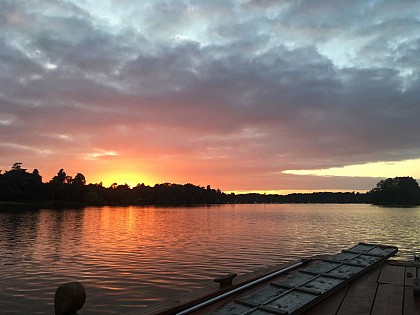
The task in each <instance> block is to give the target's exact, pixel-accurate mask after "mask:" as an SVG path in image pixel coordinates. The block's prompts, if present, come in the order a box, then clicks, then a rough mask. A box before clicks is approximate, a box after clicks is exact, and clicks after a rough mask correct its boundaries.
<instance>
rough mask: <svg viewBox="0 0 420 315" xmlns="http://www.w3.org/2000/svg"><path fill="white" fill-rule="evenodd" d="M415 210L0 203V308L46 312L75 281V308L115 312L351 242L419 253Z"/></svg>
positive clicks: (419, 219) (419, 212) (405, 254)
mask: <svg viewBox="0 0 420 315" xmlns="http://www.w3.org/2000/svg"><path fill="white" fill-rule="evenodd" d="M418 231H420V207H417V208H380V207H374V206H370V205H313V204H312V205H223V206H212V207H190V208H162V207H102V208H86V209H79V210H69V209H67V210H28V211H18V212H16V211H8V210H5V209H1V208H0V255H1V256H0V275H1V276H0V313H1V314H53V298H54V292H55V289H56V288H57V286H58V285H59V284H62V283H64V282H68V281H81V282H82V283H83V284H84V285H85V288H86V291H87V295H88V299H87V302H86V304H85V306H84V308H83V309H82V311H80V312H79V314H80V315H83V314H123V313H124V312H128V311H132V310H134V309H141V308H142V307H145V306H147V305H150V304H151V303H154V302H156V301H162V300H164V299H165V297H170V296H173V295H174V294H181V293H184V292H187V291H190V290H193V289H195V288H198V287H202V286H205V285H207V284H210V283H212V279H213V278H214V277H215V276H217V275H220V274H223V273H226V272H230V271H233V272H236V273H238V274H242V273H246V272H249V271H252V270H255V269H257V268H260V267H263V266H269V265H273V264H278V263H281V262H286V261H291V260H294V259H297V258H302V257H307V256H311V255H314V254H326V253H331V254H332V253H336V252H338V251H339V250H341V249H343V248H346V247H350V246H352V245H354V244H356V243H357V242H359V241H364V242H375V243H383V244H389V245H396V246H398V247H399V249H400V251H399V257H398V258H400V259H412V255H413V253H414V252H416V251H417V252H419V251H420V237H418Z"/></svg>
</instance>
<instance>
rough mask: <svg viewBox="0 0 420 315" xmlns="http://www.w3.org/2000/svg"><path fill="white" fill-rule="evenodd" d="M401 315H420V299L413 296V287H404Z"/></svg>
mask: <svg viewBox="0 0 420 315" xmlns="http://www.w3.org/2000/svg"><path fill="white" fill-rule="evenodd" d="M404 291H405V292H404V309H403V315H418V314H420V297H419V296H414V295H413V287H405V290H404Z"/></svg>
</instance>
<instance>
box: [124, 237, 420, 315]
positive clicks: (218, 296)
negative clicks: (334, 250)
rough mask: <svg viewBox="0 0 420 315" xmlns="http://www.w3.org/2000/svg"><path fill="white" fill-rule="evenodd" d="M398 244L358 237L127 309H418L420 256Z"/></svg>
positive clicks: (261, 314) (308, 313)
mask: <svg viewBox="0 0 420 315" xmlns="http://www.w3.org/2000/svg"><path fill="white" fill-rule="evenodd" d="M397 251H398V249H397V248H396V247H394V246H385V245H377V244H366V243H359V244H357V245H356V246H354V247H352V248H349V249H347V250H343V251H342V252H341V253H338V254H336V255H333V256H316V257H312V258H310V259H305V260H300V261H296V262H293V263H290V264H286V265H283V266H277V267H273V268H268V269H266V270H262V271H258V272H255V273H252V274H248V275H244V276H240V277H237V278H235V274H229V275H227V276H226V277H219V278H218V279H217V282H218V283H219V285H217V284H213V285H212V286H209V287H208V288H204V289H202V290H198V291H195V292H193V293H190V294H187V295H184V296H181V297H179V298H174V299H173V300H169V301H167V302H165V303H159V304H158V305H156V306H153V307H149V308H146V309H142V310H141V311H138V312H131V313H129V314H131V315H135V314H146V315H158V314H159V315H166V314H178V315H184V314H213V315H225V314H226V315H229V314H231V315H245V314H251V315H266V314H281V315H282V314H289V315H296V314H305V315H317V314H327V315H328V314H340V315H341V314H378V315H379V314H380V315H383V314H392V315H394V314H403V315H410V314H420V281H419V277H420V272H419V268H420V262H419V261H418V260H417V261H412V262H402V261H397V260H389V259H388V258H390V257H392V256H394V255H395V254H396V253H397Z"/></svg>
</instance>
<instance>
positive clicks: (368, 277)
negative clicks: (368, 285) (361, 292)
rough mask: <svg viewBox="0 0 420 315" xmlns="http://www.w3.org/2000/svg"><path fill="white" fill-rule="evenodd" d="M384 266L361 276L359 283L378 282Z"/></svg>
mask: <svg viewBox="0 0 420 315" xmlns="http://www.w3.org/2000/svg"><path fill="white" fill-rule="evenodd" d="M381 269H382V266H379V267H378V268H375V269H373V270H371V271H369V272H368V273H366V274H364V275H362V276H360V277H359V278H358V279H357V281H361V282H378V278H379V274H380V273H381Z"/></svg>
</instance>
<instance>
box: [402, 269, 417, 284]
mask: <svg viewBox="0 0 420 315" xmlns="http://www.w3.org/2000/svg"><path fill="white" fill-rule="evenodd" d="M415 278H416V267H413V266H410V267H406V268H405V279H404V285H405V286H411V287H412V286H413V279H415Z"/></svg>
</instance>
